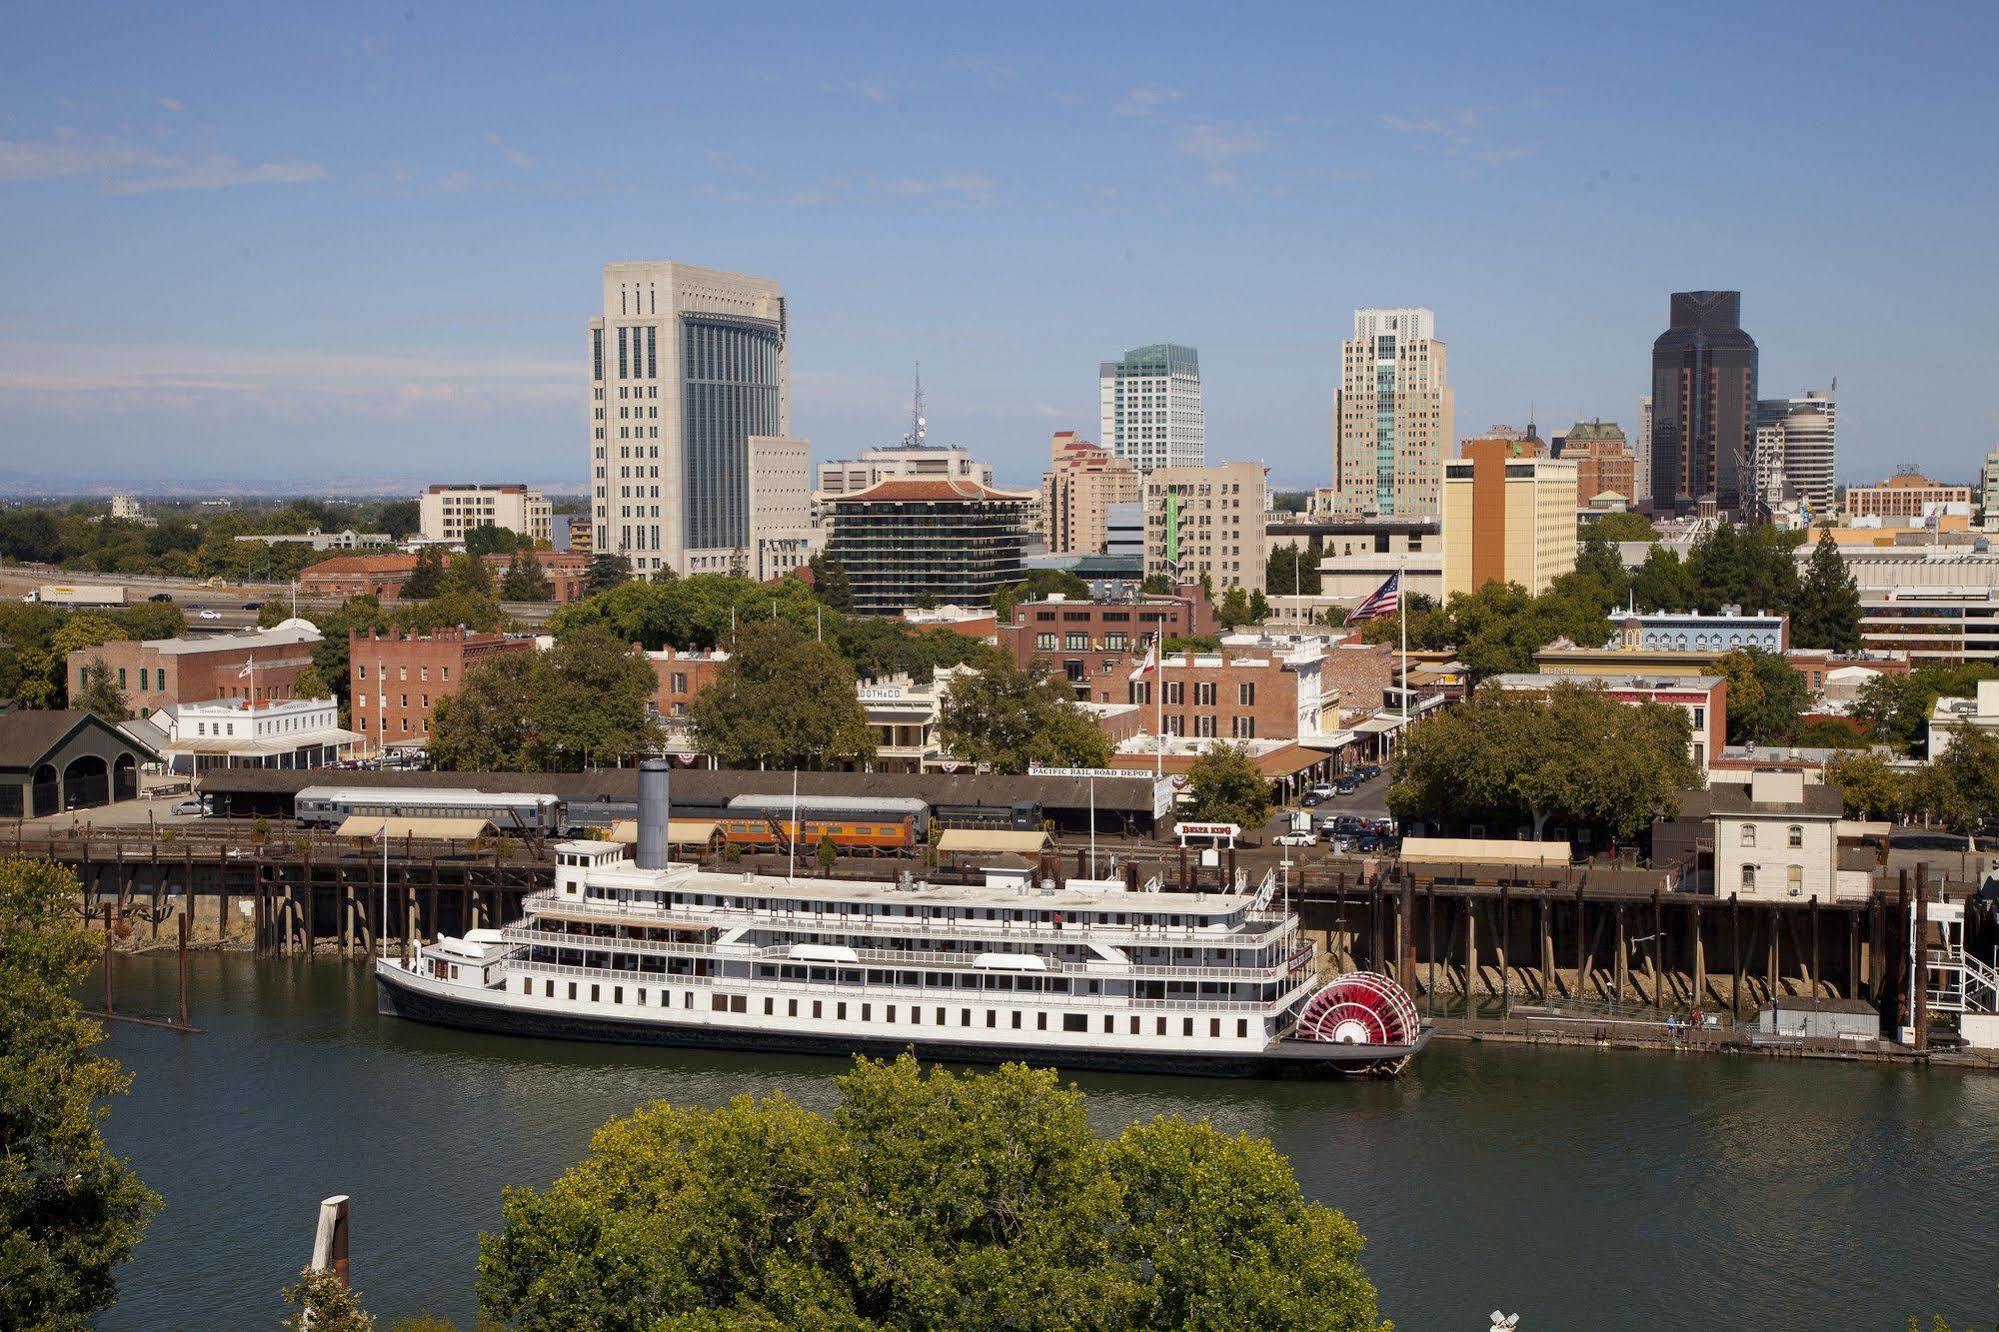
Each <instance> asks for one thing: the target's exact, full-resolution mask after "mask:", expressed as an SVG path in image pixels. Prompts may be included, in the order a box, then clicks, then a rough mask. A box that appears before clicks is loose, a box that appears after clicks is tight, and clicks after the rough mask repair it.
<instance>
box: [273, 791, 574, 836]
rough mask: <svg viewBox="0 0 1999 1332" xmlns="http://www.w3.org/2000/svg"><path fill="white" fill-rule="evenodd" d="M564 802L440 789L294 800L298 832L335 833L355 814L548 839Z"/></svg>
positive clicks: (304, 794)
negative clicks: (483, 823)
mask: <svg viewBox="0 0 1999 1332" xmlns="http://www.w3.org/2000/svg"><path fill="white" fill-rule="evenodd" d="M562 805H563V802H562V798H561V797H560V796H552V795H537V794H534V793H532V792H499V791H465V790H453V789H449V788H441V787H416V786H406V787H395V786H353V787H342V786H308V787H305V788H304V789H302V790H301V791H300V792H299V793H298V795H297V797H296V798H295V810H296V813H297V817H298V826H299V827H301V828H338V827H339V826H340V825H341V824H343V823H345V822H346V821H347V820H348V819H349V818H352V817H353V816H355V815H357V814H367V815H377V816H380V817H382V818H391V819H421V818H446V819H486V820H488V821H489V822H490V823H492V825H493V827H494V828H495V829H496V830H497V831H499V832H502V833H508V834H512V835H514V836H538V837H546V836H550V835H552V834H555V833H557V832H559V831H560V829H561V827H562V825H563V810H562Z"/></svg>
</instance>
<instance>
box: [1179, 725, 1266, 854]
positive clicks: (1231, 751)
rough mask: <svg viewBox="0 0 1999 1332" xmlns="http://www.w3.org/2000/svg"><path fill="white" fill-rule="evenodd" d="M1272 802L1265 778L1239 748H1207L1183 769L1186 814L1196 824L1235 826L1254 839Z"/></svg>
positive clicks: (1232, 746) (1245, 751) (1242, 749)
mask: <svg viewBox="0 0 1999 1332" xmlns="http://www.w3.org/2000/svg"><path fill="white" fill-rule="evenodd" d="M1272 803H1273V801H1272V799H1271V788H1270V781H1269V779H1268V778H1266V777H1265V776H1264V775H1263V773H1262V772H1261V771H1260V770H1259V769H1258V768H1257V766H1256V760H1255V759H1253V758H1251V757H1250V754H1249V750H1248V749H1247V748H1245V747H1244V746H1242V745H1231V744H1226V743H1224V744H1216V745H1210V746H1209V747H1208V751H1207V752H1206V753H1205V754H1201V755H1198V756H1196V757H1195V759H1194V762H1193V764H1192V765H1191V766H1190V767H1189V768H1188V769H1187V813H1188V817H1190V818H1192V819H1193V820H1195V821H1196V822H1199V823H1239V824H1241V825H1242V830H1243V832H1244V834H1245V835H1247V836H1250V837H1254V836H1257V835H1258V834H1260V833H1261V832H1262V831H1263V824H1264V820H1265V819H1267V818H1269V816H1270V807H1271V805H1272Z"/></svg>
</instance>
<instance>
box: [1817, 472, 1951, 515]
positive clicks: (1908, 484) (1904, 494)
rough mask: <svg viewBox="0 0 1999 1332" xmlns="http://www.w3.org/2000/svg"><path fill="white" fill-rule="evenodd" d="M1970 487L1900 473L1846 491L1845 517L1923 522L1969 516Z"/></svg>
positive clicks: (1917, 473)
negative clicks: (1942, 515) (1947, 515)
mask: <svg viewBox="0 0 1999 1332" xmlns="http://www.w3.org/2000/svg"><path fill="white" fill-rule="evenodd" d="M1971 502H1972V490H1971V487H1970V486H1956V485H1950V484H1947V483H1945V482H1942V481H1932V480H1930V479H1929V478H1928V477H1926V476H1924V475H1923V474H1922V473H1920V472H1900V473H1897V474H1896V475H1894V476H1891V477H1889V478H1888V479H1887V480H1886V481H1883V482H1881V483H1880V484H1878V485H1872V486H1848V487H1847V488H1846V516H1847V519H1848V521H1851V520H1853V519H1855V518H1903V519H1907V518H1925V517H1930V516H1933V515H1936V514H1939V513H1944V512H1949V511H1951V508H1950V506H1952V505H1955V506H1957V509H1956V511H1957V512H1960V513H1969V512H1970V510H1971Z"/></svg>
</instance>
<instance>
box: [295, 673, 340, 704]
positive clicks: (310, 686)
mask: <svg viewBox="0 0 1999 1332" xmlns="http://www.w3.org/2000/svg"><path fill="white" fill-rule="evenodd" d="M292 697H293V698H332V697H333V686H332V685H330V684H328V683H327V682H326V677H325V676H323V675H321V674H320V673H319V667H318V666H308V667H306V668H305V669H304V670H302V671H300V672H299V673H298V675H297V676H296V677H295V678H294V679H293V680H292Z"/></svg>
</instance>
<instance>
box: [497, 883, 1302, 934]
mask: <svg viewBox="0 0 1999 1332" xmlns="http://www.w3.org/2000/svg"><path fill="white" fill-rule="evenodd" d="M1041 900H1042V901H1043V902H1046V901H1048V900H1051V899H1041ZM1052 900H1054V901H1057V902H1058V903H1059V901H1060V899H1059V898H1058V899H1052ZM522 907H523V909H524V910H525V911H527V912H528V913H529V914H533V913H534V912H535V911H537V910H541V909H552V910H559V911H575V912H587V913H588V914H590V915H595V916H604V917H607V918H615V919H623V920H642V921H647V922H659V923H670V924H675V925H692V926H695V927H706V926H714V925H720V924H722V923H723V922H725V921H726V922H728V923H731V924H736V923H740V922H745V921H749V922H754V923H757V924H768V925H771V926H779V925H783V926H798V925H808V926H811V927H813V928H815V929H819V930H829V929H839V930H845V931H847V932H849V933H859V932H862V931H866V932H868V933H873V934H951V935H966V936H970V937H974V938H985V937H992V938H1005V937H1017V936H1021V935H1032V936H1034V937H1036V938H1044V937H1053V936H1059V935H1064V934H1069V935H1087V936H1088V937H1089V938H1091V939H1093V940H1095V941H1096V942H1098V943H1151V942H1153V941H1155V940H1161V939H1173V940H1181V939H1184V940H1189V941H1195V940H1202V939H1215V940H1226V941H1229V942H1230V943H1232V944H1240V943H1250V944H1255V943H1259V942H1263V941H1267V940H1268V939H1270V938H1272V937H1273V936H1276V935H1280V934H1285V933H1288V932H1290V931H1291V930H1293V929H1295V928H1297V917H1296V916H1292V915H1286V914H1285V913H1283V912H1281V911H1279V912H1245V913H1244V915H1243V924H1244V925H1245V926H1247V925H1251V924H1255V925H1261V926H1263V927H1264V928H1262V929H1260V930H1251V929H1247V928H1241V927H1235V926H1219V927H1217V926H1188V925H1106V924H1100V923H1091V924H1082V923H1078V922H1073V921H1072V922H1067V923H1066V927H1065V926H1058V925H1056V924H1054V923H1053V922H1052V921H1050V922H1043V921H1025V920H964V919H959V920H946V919H941V918H936V917H929V916H875V915H867V914H863V913H858V912H853V913H843V912H839V911H784V910H777V909H762V908H758V909H744V908H741V907H709V908H703V909H699V910H690V909H688V908H686V907H661V906H654V905H652V904H650V903H646V902H620V901H611V900H608V899H605V898H589V897H584V898H578V897H565V896H562V895H561V894H559V893H557V892H556V891H555V890H554V889H552V888H544V889H541V890H540V891H538V892H533V893H529V894H527V895H526V896H525V897H523V898H522ZM1006 909H1008V910H1019V909H1020V908H1006Z"/></svg>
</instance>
